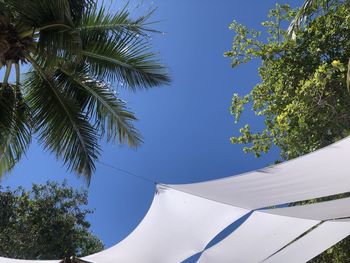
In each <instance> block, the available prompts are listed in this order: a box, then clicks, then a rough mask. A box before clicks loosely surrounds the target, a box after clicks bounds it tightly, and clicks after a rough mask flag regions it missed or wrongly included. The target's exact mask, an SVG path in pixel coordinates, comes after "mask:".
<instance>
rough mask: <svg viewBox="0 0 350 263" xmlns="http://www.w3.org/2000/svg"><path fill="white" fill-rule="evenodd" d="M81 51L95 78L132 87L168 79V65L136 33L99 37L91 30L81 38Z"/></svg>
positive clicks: (155, 84) (153, 83) (150, 85)
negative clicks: (163, 63)
mask: <svg viewBox="0 0 350 263" xmlns="http://www.w3.org/2000/svg"><path fill="white" fill-rule="evenodd" d="M82 43H83V49H82V51H81V55H83V57H85V60H86V63H87V64H89V66H90V69H91V74H92V75H93V76H95V77H96V78H98V79H107V80H109V81H119V82H122V83H125V84H127V86H128V87H129V88H130V89H131V90H135V89H137V88H150V87H155V86H159V85H163V84H168V83H169V82H170V77H169V75H168V73H167V69H166V67H165V66H164V65H162V64H161V63H160V62H159V61H158V59H157V55H156V54H155V53H153V52H151V51H150V48H149V45H148V43H147V42H145V41H144V40H142V39H139V38H137V36H135V35H125V36H122V37H114V36H110V37H109V38H107V39H105V38H103V37H102V38H101V37H99V36H96V35H94V34H90V35H85V36H84V38H83V39H82Z"/></svg>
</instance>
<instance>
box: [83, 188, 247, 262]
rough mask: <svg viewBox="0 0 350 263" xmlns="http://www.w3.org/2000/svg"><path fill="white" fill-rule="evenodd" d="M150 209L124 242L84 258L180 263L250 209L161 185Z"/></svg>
mask: <svg viewBox="0 0 350 263" xmlns="http://www.w3.org/2000/svg"><path fill="white" fill-rule="evenodd" d="M157 193H158V194H156V195H155V198H154V201H153V203H152V205H151V208H150V210H149V212H148V213H147V215H146V217H145V218H144V220H143V221H142V222H141V223H140V225H139V226H138V227H137V228H136V229H135V231H134V232H133V233H131V234H130V235H129V236H128V237H127V238H126V239H125V240H124V241H122V242H121V243H119V244H117V245H116V246H115V247H112V248H110V249H107V250H105V251H103V252H100V253H97V254H95V255H92V256H88V257H86V258H83V259H84V260H87V261H91V262H96V263H115V262H116V261H117V262H145V263H146V262H149V263H157V262H159V263H164V262H167V263H172V262H174V263H179V262H181V261H183V260H185V259H186V258H188V257H190V256H192V255H193V254H196V253H197V252H201V251H202V250H203V249H204V248H205V246H206V245H207V243H208V242H209V241H210V240H211V239H212V238H214V237H215V236H216V234H217V233H219V232H220V231H221V230H222V229H224V228H226V227H227V226H228V225H229V224H231V223H232V222H233V221H235V220H237V219H238V218H240V217H242V216H243V215H245V214H246V213H248V212H249V210H245V209H241V208H237V207H233V206H230V205H225V204H221V203H218V202H213V201H211V200H207V199H204V198H200V197H196V196H194V195H190V194H186V193H183V192H180V191H177V190H173V189H170V188H164V187H163V186H160V189H159V190H158V191H157Z"/></svg>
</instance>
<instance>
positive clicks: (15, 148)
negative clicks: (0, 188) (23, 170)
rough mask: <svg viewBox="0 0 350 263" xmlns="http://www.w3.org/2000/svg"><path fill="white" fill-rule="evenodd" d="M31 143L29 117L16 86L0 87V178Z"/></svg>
mask: <svg viewBox="0 0 350 263" xmlns="http://www.w3.org/2000/svg"><path fill="white" fill-rule="evenodd" d="M30 142H31V116H30V113H29V108H28V107H27V105H26V104H25V102H24V100H23V97H22V94H21V92H20V90H19V88H18V87H17V86H14V85H1V87H0V177H1V176H2V175H4V174H5V173H6V172H9V171H11V170H12V168H13V167H14V165H15V164H16V163H17V162H18V161H19V160H20V159H21V157H22V155H23V154H25V153H26V151H27V149H28V147H29V144H30Z"/></svg>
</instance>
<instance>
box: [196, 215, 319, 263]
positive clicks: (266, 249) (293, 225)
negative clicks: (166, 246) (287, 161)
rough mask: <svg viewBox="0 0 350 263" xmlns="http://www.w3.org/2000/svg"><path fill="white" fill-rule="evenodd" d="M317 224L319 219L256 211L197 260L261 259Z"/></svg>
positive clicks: (241, 262)
mask: <svg viewBox="0 0 350 263" xmlns="http://www.w3.org/2000/svg"><path fill="white" fill-rule="evenodd" d="M318 223H319V221H316V220H306V219H299V218H294V217H286V216H278V215H273V214H266V213H262V212H254V213H253V214H252V215H251V216H250V217H249V218H248V219H247V221H246V222H244V223H243V224H242V225H241V226H240V227H239V228H238V229H237V230H236V231H234V232H233V233H232V234H231V235H229V236H228V237H227V238H225V239H224V240H222V241H221V242H219V243H218V244H216V245H215V246H213V247H211V248H209V249H208V250H206V251H205V252H203V254H202V256H201V258H200V259H199V261H198V262H200V263H213V262H215V263H231V262H239V263H254V262H256V263H258V262H262V261H263V260H264V259H266V258H267V257H268V256H270V255H271V254H273V253H274V252H276V251H277V250H279V249H281V248H282V247H283V246H285V245H287V244H288V243H289V242H291V241H292V240H294V239H295V238H297V237H298V236H300V235H301V234H302V233H304V232H305V231H307V230H309V229H310V228H312V227H313V226H315V225H317V224H318ZM280 262H283V261H280Z"/></svg>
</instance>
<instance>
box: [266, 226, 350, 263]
mask: <svg viewBox="0 0 350 263" xmlns="http://www.w3.org/2000/svg"><path fill="white" fill-rule="evenodd" d="M348 235H350V222H349V221H328V222H325V223H322V224H321V225H320V226H318V227H317V228H315V229H313V230H312V231H311V232H310V233H308V234H307V235H305V236H303V237H301V238H300V239H298V240H296V241H295V242H293V243H291V244H290V245H289V246H287V247H286V248H284V249H283V250H281V251H279V252H278V253H276V254H275V255H273V256H271V257H270V258H268V259H266V260H265V261H264V262H265V263H280V262H284V263H304V262H307V261H309V260H310V259H312V258H314V257H316V256H317V255H319V254H321V253H322V252H323V251H325V250H326V249H328V248H330V247H331V246H333V245H335V244H336V243H338V242H339V241H341V240H342V239H344V238H345V237H347V236H348Z"/></svg>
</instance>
